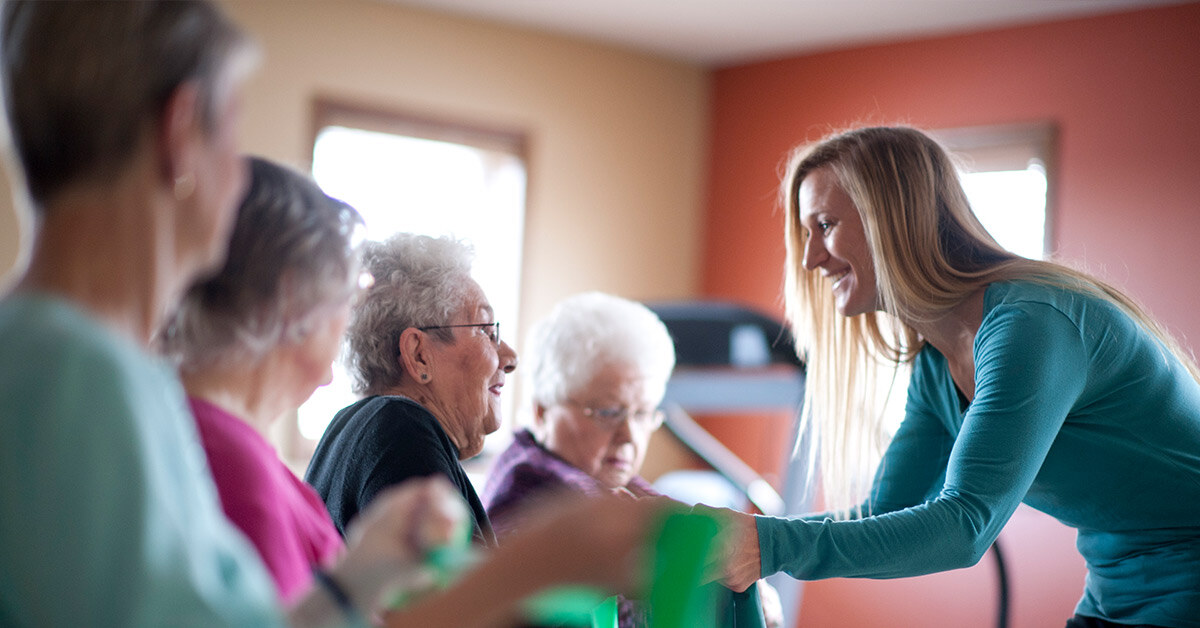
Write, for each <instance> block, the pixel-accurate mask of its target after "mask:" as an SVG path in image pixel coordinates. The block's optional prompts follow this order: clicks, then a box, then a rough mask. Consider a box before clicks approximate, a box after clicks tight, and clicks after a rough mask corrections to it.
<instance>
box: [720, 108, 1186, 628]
mask: <svg viewBox="0 0 1200 628" xmlns="http://www.w3.org/2000/svg"><path fill="white" fill-rule="evenodd" d="M787 172H788V176H787V180H786V181H785V183H784V186H783V195H784V200H785V206H786V210H787V218H786V237H787V247H788V264H787V294H786V298H787V304H788V315H789V319H790V322H791V324H792V326H793V328H794V330H795V335H796V337H797V339H798V341H797V350H798V351H799V353H800V355H801V356H802V357H804V358H805V359H806V360H807V365H808V378H809V379H808V382H809V385H808V390H807V391H806V399H805V408H804V412H805V417H806V419H807V420H812V421H814V425H815V426H816V428H817V430H818V433H819V441H820V446H821V461H822V478H823V483H824V486H825V491H826V495H827V502H828V503H829V505H830V506H831V509H830V512H827V513H821V514H816V515H809V516H805V517H797V518H776V517H752V516H749V515H744V514H739V513H730V517H731V518H730V521H731V524H730V527H731V528H733V531H734V532H735V533H736V534H735V538H736V539H737V541H736V542H735V543H733V544H732V546H731V548H730V550H729V552H728V554H727V556H726V561H725V563H724V576H725V582H726V583H727V584H728V585H730V586H731V587H733V588H735V589H741V588H745V587H746V586H748V585H749V584H750V583H751V582H753V581H754V580H756V579H758V578H760V577H762V576H766V575H770V574H772V573H776V572H780V571H782V572H785V573H788V574H790V575H792V576H794V577H796V578H801V579H819V578H830V577H869V578H898V577H907V576H916V575H921V574H927V573H932V572H938V571H945V570H950V569H956V568H960V567H966V566H969V565H973V564H975V563H976V562H978V561H979V559H980V558H981V557H982V556H983V554H984V552H985V551H986V550H987V548H988V547H989V546H990V545H991V544H992V542H993V541H994V540H995V539H996V537H997V535H999V533H1000V530H1001V528H1003V527H1004V524H1005V522H1007V521H1008V518H1009V517H1010V516H1011V515H1012V513H1013V511H1014V510H1015V509H1016V508H1017V506H1018V504H1020V503H1022V502H1024V503H1026V504H1029V505H1030V506H1032V507H1034V508H1036V509H1038V510H1041V511H1043V512H1045V513H1048V514H1050V515H1052V516H1054V517H1056V518H1058V519H1059V520H1060V521H1062V522H1064V523H1066V524H1068V525H1070V526H1072V527H1074V528H1076V530H1077V531H1078V540H1077V547H1078V549H1079V551H1080V553H1081V554H1082V555H1083V557H1084V559H1085V560H1086V562H1087V567H1088V574H1087V577H1086V581H1085V582H1084V583H1083V584H1084V594H1083V597H1082V599H1081V600H1080V601H1079V603H1078V605H1077V607H1076V609H1075V616H1074V617H1072V618H1069V619H1068V620H1067V624H1066V625H1067V626H1068V628H1084V627H1087V628H1092V627H1105V628H1107V627H1114V626H1128V625H1138V626H1163V627H1173V628H1184V627H1196V626H1200V383H1198V380H1200V373H1198V371H1197V368H1196V364H1195V362H1194V361H1193V359H1192V358H1191V357H1190V356H1189V355H1188V353H1187V352H1185V351H1184V350H1183V349H1182V348H1181V347H1180V346H1179V345H1178V344H1177V343H1176V342H1175V341H1174V340H1173V339H1172V338H1171V337H1170V336H1169V335H1168V334H1167V333H1165V332H1164V331H1163V330H1162V328H1161V327H1160V326H1159V325H1157V324H1156V323H1155V322H1154V321H1153V320H1152V319H1151V318H1150V317H1149V316H1148V315H1147V314H1146V313H1145V312H1144V311H1143V310H1142V309H1141V308H1140V307H1139V306H1138V305H1137V304H1136V303H1134V302H1133V301H1132V300H1131V299H1130V298H1128V297H1127V296H1125V295H1123V294H1122V293H1121V292H1119V291H1118V290H1116V289H1115V288H1113V287H1111V286H1109V285H1107V284H1105V283H1103V282H1101V281H1099V280H1098V279H1096V278H1094V277H1090V276H1088V275H1086V274H1083V273H1080V272H1077V271H1074V270H1072V269H1069V268H1067V267H1065V266H1062V265H1059V264H1056V263H1052V262H1045V261H1035V260H1029V259H1024V258H1021V257H1018V256H1016V255H1013V254H1011V253H1009V252H1007V251H1005V250H1004V249H1002V248H1001V247H1000V246H999V245H998V244H996V242H995V241H994V240H993V239H992V238H991V236H990V235H988V233H987V232H986V231H985V230H984V228H983V226H982V225H981V224H980V223H979V221H978V220H977V219H976V217H975V216H974V214H973V213H972V212H971V209H970V206H969V205H968V203H967V199H966V196H965V194H964V193H963V191H962V188H961V186H960V184H959V181H958V178H957V174H956V172H955V169H954V166H953V164H952V162H951V160H950V159H949V157H948V156H947V154H946V152H945V150H944V149H943V148H942V147H940V146H939V145H938V144H937V143H936V142H934V141H933V140H931V139H930V138H928V137H927V136H925V135H924V134H922V133H920V132H919V131H916V130H913V129H908V128H862V129H857V130H852V131H849V132H845V133H842V134H838V135H834V136H832V137H830V138H828V139H826V140H824V141H822V142H820V143H817V144H815V145H813V146H809V147H804V148H802V149H800V150H798V151H797V152H796V153H795V154H794V156H793V158H792V160H791V162H790V164H789V168H788V170H787ZM895 364H907V365H910V366H911V369H912V371H911V372H912V377H911V380H910V383H909V388H908V398H907V406H906V408H905V416H904V420H903V422H902V423H901V425H900V427H899V428H898V429H897V430H896V433H895V435H894V436H893V437H892V439H891V442H890V444H889V445H888V446H887V447H886V451H885V452H884V454H883V457H882V462H880V463H879V465H878V470H877V471H876V473H875V476H874V481H873V482H872V483H871V484H870V486H869V490H867V491H865V492H864V491H861V490H859V491H855V485H854V483H855V481H856V479H857V478H861V477H869V471H864V470H863V469H864V468H869V465H870V464H871V462H873V460H872V456H871V455H869V454H865V453H863V452H869V451H870V446H871V444H872V443H873V442H874V441H875V435H876V434H878V433H880V431H881V426H880V415H881V413H880V411H879V410H878V406H879V404H878V403H877V401H878V400H877V399H876V398H874V397H873V396H872V395H871V394H870V391H874V390H877V389H878V387H877V386H876V383H877V382H879V381H880V380H879V378H880V377H888V376H889V375H890V372H891V371H890V367H891V366H893V365H895ZM884 383H886V381H885V382H884ZM874 459H875V460H878V456H877V455H876V456H875V458H874ZM864 495H865V497H864Z"/></svg>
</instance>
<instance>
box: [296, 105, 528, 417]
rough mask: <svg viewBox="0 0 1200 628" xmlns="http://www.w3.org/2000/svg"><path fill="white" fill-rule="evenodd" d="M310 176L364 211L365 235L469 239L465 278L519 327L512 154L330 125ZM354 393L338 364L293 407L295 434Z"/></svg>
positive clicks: (518, 174)
mask: <svg viewBox="0 0 1200 628" xmlns="http://www.w3.org/2000/svg"><path fill="white" fill-rule="evenodd" d="M313 178H314V179H316V181H317V183H318V184H319V185H320V186H321V188H322V189H323V190H324V191H325V193H326V194H329V195H330V196H333V197H335V198H339V199H341V200H343V201H346V202H347V203H349V204H350V205H352V206H353V207H354V208H355V209H357V210H358V211H359V213H360V214H362V216H363V220H364V222H365V223H366V238H367V239H368V240H384V239H387V237H388V236H390V235H392V234H394V233H397V232H401V231H408V232H414V233H422V234H426V235H432V236H442V235H450V236H454V237H456V238H459V239H462V240H466V241H468V242H470V243H471V244H472V245H473V246H474V248H475V262H474V264H473V273H472V275H473V277H474V278H475V280H476V281H478V282H479V285H480V286H481V287H482V288H483V290H484V292H485V293H486V294H487V296H488V299H489V300H490V301H491V304H492V307H493V309H495V311H496V320H498V321H500V322H501V323H502V324H503V327H504V328H505V329H508V330H515V329H517V304H518V297H519V294H520V292H519V289H520V283H519V282H520V276H521V247H522V235H523V233H524V216H525V164H524V162H523V161H522V159H521V158H520V157H519V156H517V155H514V154H511V153H506V152H501V151H494V150H486V149H481V148H476V147H474V146H468V145H463V144H455V143H451V142H442V141H435V140H427V139H421V138H414V137H408V136H402V135H395V134H391V133H379V132H375V131H367V130H362V129H354V128H347V127H341V126H328V127H325V128H324V129H322V130H321V132H320V133H319V134H318V136H317V141H316V144H315V145H314V148H313ZM509 333H510V334H511V331H510V332H509ZM355 399H356V396H355V395H354V394H353V393H352V392H351V391H350V376H349V374H348V373H346V372H345V370H344V368H343V367H342V365H341V364H340V362H339V363H338V364H335V366H334V379H333V382H332V383H331V384H329V385H328V386H323V387H321V388H319V389H317V391H316V392H315V393H313V395H312V397H310V398H309V400H308V401H307V402H305V404H304V405H303V406H301V407H300V410H299V426H300V433H301V434H303V435H304V437H305V438H309V439H314V440H315V439H319V438H320V437H321V435H322V434H323V433H324V431H325V427H326V426H327V425H328V424H329V421H330V420H331V419H332V418H333V415H334V414H336V413H337V411H338V410H340V409H341V408H343V407H345V406H346V405H349V404H350V403H353V402H354V400H355ZM505 414H506V415H508V414H511V413H510V412H506V413H505Z"/></svg>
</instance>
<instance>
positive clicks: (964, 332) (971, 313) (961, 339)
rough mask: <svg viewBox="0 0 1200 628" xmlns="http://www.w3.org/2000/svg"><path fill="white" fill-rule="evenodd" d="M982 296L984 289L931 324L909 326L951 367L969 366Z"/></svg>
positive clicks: (980, 312)
mask: <svg viewBox="0 0 1200 628" xmlns="http://www.w3.org/2000/svg"><path fill="white" fill-rule="evenodd" d="M983 296H984V288H980V289H978V290H976V291H975V292H972V293H971V294H969V295H967V297H966V298H965V299H963V300H962V301H960V302H959V303H958V305H955V306H954V307H953V308H951V309H949V310H947V311H946V312H945V313H943V314H942V315H941V316H939V317H937V318H935V319H934V320H931V321H923V322H920V323H915V324H913V323H910V325H911V326H912V328H913V329H915V330H916V331H917V333H918V334H920V335H921V337H922V338H924V339H925V341H926V342H928V343H929V344H931V345H933V346H934V347H935V348H936V349H937V350H938V351H939V352H941V353H942V355H944V356H946V359H947V360H950V361H951V363H956V362H970V363H972V364H973V362H974V347H975V334H976V332H978V331H979V325H980V324H981V323H982V322H983Z"/></svg>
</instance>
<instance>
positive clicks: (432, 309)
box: [346, 233, 474, 395]
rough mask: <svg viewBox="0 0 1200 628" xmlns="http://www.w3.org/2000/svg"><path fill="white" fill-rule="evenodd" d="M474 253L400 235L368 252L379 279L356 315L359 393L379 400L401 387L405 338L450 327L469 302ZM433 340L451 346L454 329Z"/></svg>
mask: <svg viewBox="0 0 1200 628" xmlns="http://www.w3.org/2000/svg"><path fill="white" fill-rule="evenodd" d="M473 257H474V251H473V249H472V248H471V246H470V245H469V244H467V243H466V242H463V241H461V240H457V239H454V238H450V237H440V238H434V237H430V236H425V235H417V234H413V233H398V234H396V235H394V236H392V237H391V238H388V239H387V240H385V241H383V242H368V243H367V244H366V245H365V246H364V247H363V254H362V258H363V270H365V271H367V272H369V273H371V275H372V276H374V278H375V282H374V284H372V285H371V287H370V288H369V289H368V290H367V292H366V294H364V295H363V296H362V298H361V299H360V300H359V302H358V303H357V304H355V306H354V309H353V311H352V312H351V314H350V325H349V327H348V329H347V331H346V344H347V347H346V349H347V354H346V366H347V367H348V370H349V371H350V374H351V375H352V376H353V377H354V392H356V393H358V394H361V395H378V394H381V393H383V392H385V391H386V390H388V389H389V388H392V387H394V386H396V385H397V384H399V383H400V380H401V379H402V378H403V377H404V369H403V368H402V367H401V366H400V361H399V357H400V333H401V332H403V331H404V330H405V329H408V328H409V327H428V326H432V325H444V324H446V323H448V322H449V321H450V317H451V316H453V315H454V313H455V312H456V311H458V310H459V309H460V308H462V307H463V306H464V305H465V303H466V299H467V286H466V280H467V279H469V278H470V276H471V260H472V258H473ZM431 333H432V334H433V335H435V336H436V337H438V338H439V339H441V340H444V341H449V340H450V338H451V336H450V334H449V332H448V330H433V331H432V332H431Z"/></svg>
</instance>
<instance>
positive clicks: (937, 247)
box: [780, 127, 1200, 517]
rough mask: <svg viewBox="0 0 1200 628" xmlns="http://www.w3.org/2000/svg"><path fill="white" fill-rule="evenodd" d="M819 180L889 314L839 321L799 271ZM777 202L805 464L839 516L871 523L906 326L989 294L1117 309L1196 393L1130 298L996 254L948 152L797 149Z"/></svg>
mask: <svg viewBox="0 0 1200 628" xmlns="http://www.w3.org/2000/svg"><path fill="white" fill-rule="evenodd" d="M818 168H829V169H830V171H831V172H832V173H833V174H834V175H835V177H836V180H837V181H838V183H839V185H840V186H841V188H842V190H843V191H844V192H845V193H846V194H847V195H848V196H849V197H850V199H851V201H853V203H854V205H855V207H856V208H857V209H858V212H859V215H860V216H861V217H862V222H863V229H864V232H865V235H866V239H867V243H868V246H869V247H870V252H871V257H872V259H873V260H874V263H875V275H876V283H877V289H878V292H879V296H880V302H881V303H882V311H878V312H868V313H865V314H860V315H857V316H851V317H844V316H841V315H839V314H838V313H837V312H836V311H835V309H834V300H833V295H832V286H831V282H830V280H829V279H827V278H825V277H823V276H821V273H819V272H810V271H807V270H805V269H804V265H803V258H804V249H805V245H806V243H807V239H808V233H807V232H806V230H805V229H804V227H803V226H802V225H801V224H800V223H799V206H798V203H799V201H798V193H799V190H800V185H801V183H802V182H803V181H804V179H805V177H807V176H808V174H809V173H811V172H813V171H814V170H816V169H818ZM780 191H781V196H782V199H781V203H782V205H783V207H784V208H785V212H786V222H785V238H786V246H787V266H786V269H785V273H786V276H785V293H784V298H785V303H786V306H787V317H788V320H789V322H790V324H791V326H792V329H793V332H794V334H795V338H796V351H797V353H798V354H799V356H800V357H801V359H803V360H804V361H805V363H806V366H807V378H808V379H807V386H806V388H805V394H804V404H803V408H802V410H801V413H802V420H803V421H804V422H806V423H807V422H812V423H813V427H814V428H815V432H816V435H817V437H816V438H812V439H809V441H810V442H812V443H813V447H814V448H816V451H814V452H808V453H809V454H810V455H815V456H817V457H818V459H819V460H820V477H821V486H822V489H823V491H824V495H825V504H826V507H827V508H828V509H829V510H831V511H834V512H838V513H839V514H840V515H841V516H845V517H857V516H862V515H867V514H870V512H871V499H870V496H869V495H868V494H867V493H868V490H867V489H868V488H869V487H870V484H871V479H872V478H871V476H872V470H873V469H874V468H875V466H876V465H877V464H878V462H879V459H880V457H881V456H882V452H883V449H884V448H885V447H886V445H887V440H888V436H887V434H886V430H885V426H884V422H883V421H884V415H883V407H884V402H885V401H886V394H887V393H886V390H887V389H888V386H887V385H886V384H887V379H890V378H894V377H895V374H896V372H897V370H898V369H900V368H902V367H904V366H905V365H907V364H908V363H910V362H911V361H912V359H913V358H914V357H915V356H916V354H917V353H918V352H919V351H920V350H921V348H922V347H924V345H925V341H924V339H923V338H921V337H920V335H919V334H917V332H916V331H915V330H914V329H913V328H912V327H911V324H912V323H920V322H926V321H931V320H935V319H937V318H938V317H939V316H940V315H942V314H944V313H945V312H946V311H948V310H949V309H951V308H953V307H954V306H955V305H957V304H958V303H960V302H961V301H962V300H963V299H965V298H966V297H967V296H968V295H970V294H971V293H973V292H975V291H976V290H978V289H980V288H982V287H984V286H986V285H987V284H990V283H993V282H997V281H1008V280H1015V279H1023V280H1029V281H1036V282H1039V283H1043V284H1047V285H1052V286H1058V287H1064V288H1067V289H1072V290H1076V291H1079V292H1083V293H1086V294H1089V295H1093V296H1096V297H1099V298H1103V299H1106V300H1108V301H1111V302H1112V303H1114V304H1116V305H1117V306H1119V307H1120V308H1121V309H1123V310H1124V311H1125V312H1126V313H1128V314H1129V315H1130V316H1132V317H1133V318H1134V319H1135V320H1137V321H1138V322H1139V323H1140V324H1141V325H1142V326H1143V327H1144V328H1146V329H1147V330H1148V331H1150V332H1151V333H1153V334H1154V335H1155V336H1157V337H1158V338H1159V340H1160V341H1161V342H1162V344H1163V346H1164V348H1165V350H1166V351H1169V352H1170V353H1172V354H1174V355H1175V356H1176V357H1177V358H1178V359H1179V360H1180V361H1181V362H1182V363H1183V364H1184V365H1185V366H1186V367H1187V369H1188V370H1189V372H1190V373H1191V374H1192V376H1193V377H1194V378H1196V379H1197V380H1198V381H1200V370H1198V369H1197V367H1196V363H1195V360H1194V359H1193V358H1192V357H1191V356H1190V355H1189V354H1188V353H1186V352H1185V351H1184V350H1183V349H1182V347H1181V346H1180V345H1179V344H1178V343H1177V342H1176V341H1175V340H1174V339H1173V338H1172V337H1171V335H1170V334H1168V333H1167V332H1166V331H1165V330H1164V329H1162V328H1161V327H1160V326H1159V324H1158V323H1156V322H1155V321H1154V320H1153V319H1151V318H1150V316H1149V315H1148V314H1147V313H1146V311H1145V310H1144V309H1143V308H1142V307H1141V306H1139V305H1138V304H1137V303H1135V302H1134V301H1133V300H1132V299H1130V298H1129V297H1128V296H1126V295H1124V294H1122V293H1121V292H1120V291H1118V290H1117V289H1116V288H1114V287H1112V286H1110V285H1108V284H1106V283H1104V282H1102V281H1100V280H1099V279H1096V278H1095V277H1092V276H1090V275H1088V274H1086V273H1083V272H1080V271H1077V270H1074V269H1072V268H1069V267H1067V266H1064V265H1062V264H1059V263H1055V262H1049V261H1041V260H1031V259H1027V258H1023V257H1020V256H1018V255H1015V254H1013V253H1010V252H1008V251H1006V250H1005V249H1004V248H1002V247H1001V246H1000V245H999V244H997V243H996V241H995V240H994V239H993V238H992V236H991V235H990V234H988V232H987V230H986V229H984V227H983V225H982V224H981V223H980V222H979V220H978V218H976V216H975V214H974V212H972V211H971V207H970V204H969V203H968V201H967V197H966V194H965V193H964V192H963V189H962V185H961V183H960V182H959V179H958V173H957V171H956V169H955V166H954V162H953V161H952V159H951V158H950V156H949V154H948V153H947V151H946V150H945V149H944V148H943V147H942V146H941V145H939V144H938V143H937V142H936V141H934V140H933V139H931V138H930V137H928V136H926V135H925V134H923V133H921V132H920V131H918V130H916V129H912V128H907V127H867V128H860V129H854V130H850V131H846V132H842V133H837V134H834V135H832V136H829V137H827V138H826V139H824V140H821V141H819V142H817V143H815V144H811V145H806V146H801V147H799V148H798V149H796V150H795V151H793V153H792V154H791V156H790V158H789V160H788V165H787V169H786V172H785V176H784V180H783V184H782V187H781V190H780ZM806 427H807V426H805V428H806ZM805 428H802V429H805Z"/></svg>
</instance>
